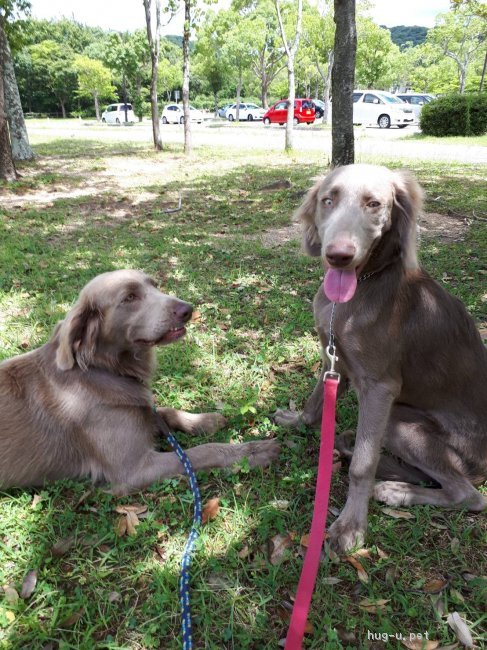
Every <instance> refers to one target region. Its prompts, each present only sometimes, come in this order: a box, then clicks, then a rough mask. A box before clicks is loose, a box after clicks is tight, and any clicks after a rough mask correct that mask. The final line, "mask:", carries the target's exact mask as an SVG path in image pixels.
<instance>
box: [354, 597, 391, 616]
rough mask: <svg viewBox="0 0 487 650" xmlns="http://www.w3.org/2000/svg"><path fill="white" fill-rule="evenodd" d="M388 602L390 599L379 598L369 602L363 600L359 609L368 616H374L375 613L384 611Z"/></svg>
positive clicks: (366, 599)
mask: <svg viewBox="0 0 487 650" xmlns="http://www.w3.org/2000/svg"><path fill="white" fill-rule="evenodd" d="M389 601H390V598H379V599H377V600H369V599H368V598H364V600H361V601H360V603H359V607H360V609H362V610H364V611H365V612H369V613H370V614H376V613H377V612H383V611H385V608H386V605H387V603H388V602H389Z"/></svg>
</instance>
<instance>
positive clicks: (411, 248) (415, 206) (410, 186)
mask: <svg viewBox="0 0 487 650" xmlns="http://www.w3.org/2000/svg"><path fill="white" fill-rule="evenodd" d="M422 206H423V190H422V189H421V187H420V185H419V183H418V182H417V180H416V179H415V178H414V176H413V175H412V174H411V173H410V172H409V171H407V170H401V171H398V172H395V173H394V205H393V211H392V220H393V227H394V226H396V227H397V229H398V234H399V238H400V245H401V249H402V252H403V257H404V262H405V265H406V268H409V269H413V268H417V267H418V257H417V250H416V239H417V230H416V228H417V218H418V215H419V213H420V211H421V208H422Z"/></svg>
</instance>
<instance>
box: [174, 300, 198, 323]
mask: <svg viewBox="0 0 487 650" xmlns="http://www.w3.org/2000/svg"><path fill="white" fill-rule="evenodd" d="M192 314H193V305H190V304H189V303H187V302H183V301H180V302H178V303H177V304H176V306H175V307H174V315H175V316H176V317H177V318H178V319H179V320H181V321H182V322H183V323H187V322H188V321H189V319H190V318H191V315H192Z"/></svg>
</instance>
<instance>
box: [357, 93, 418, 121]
mask: <svg viewBox="0 0 487 650" xmlns="http://www.w3.org/2000/svg"><path fill="white" fill-rule="evenodd" d="M414 119H415V116H414V113H413V110H412V108H411V106H410V105H409V104H407V103H406V102H403V101H402V99H399V97H396V96H395V95H393V94H391V93H388V92H386V91H385V90H354V91H353V122H354V124H365V125H374V126H375V125H378V126H379V127H380V128H381V129H388V128H389V127H391V126H397V127H399V128H400V129H404V127H406V126H407V125H408V124H412V123H413V122H414Z"/></svg>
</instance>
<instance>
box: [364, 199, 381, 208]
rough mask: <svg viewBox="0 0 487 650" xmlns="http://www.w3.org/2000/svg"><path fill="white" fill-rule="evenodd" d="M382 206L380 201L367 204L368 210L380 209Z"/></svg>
mask: <svg viewBox="0 0 487 650" xmlns="http://www.w3.org/2000/svg"><path fill="white" fill-rule="evenodd" d="M379 206H380V203H379V201H369V202H368V203H367V207H368V208H378V207H379Z"/></svg>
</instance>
